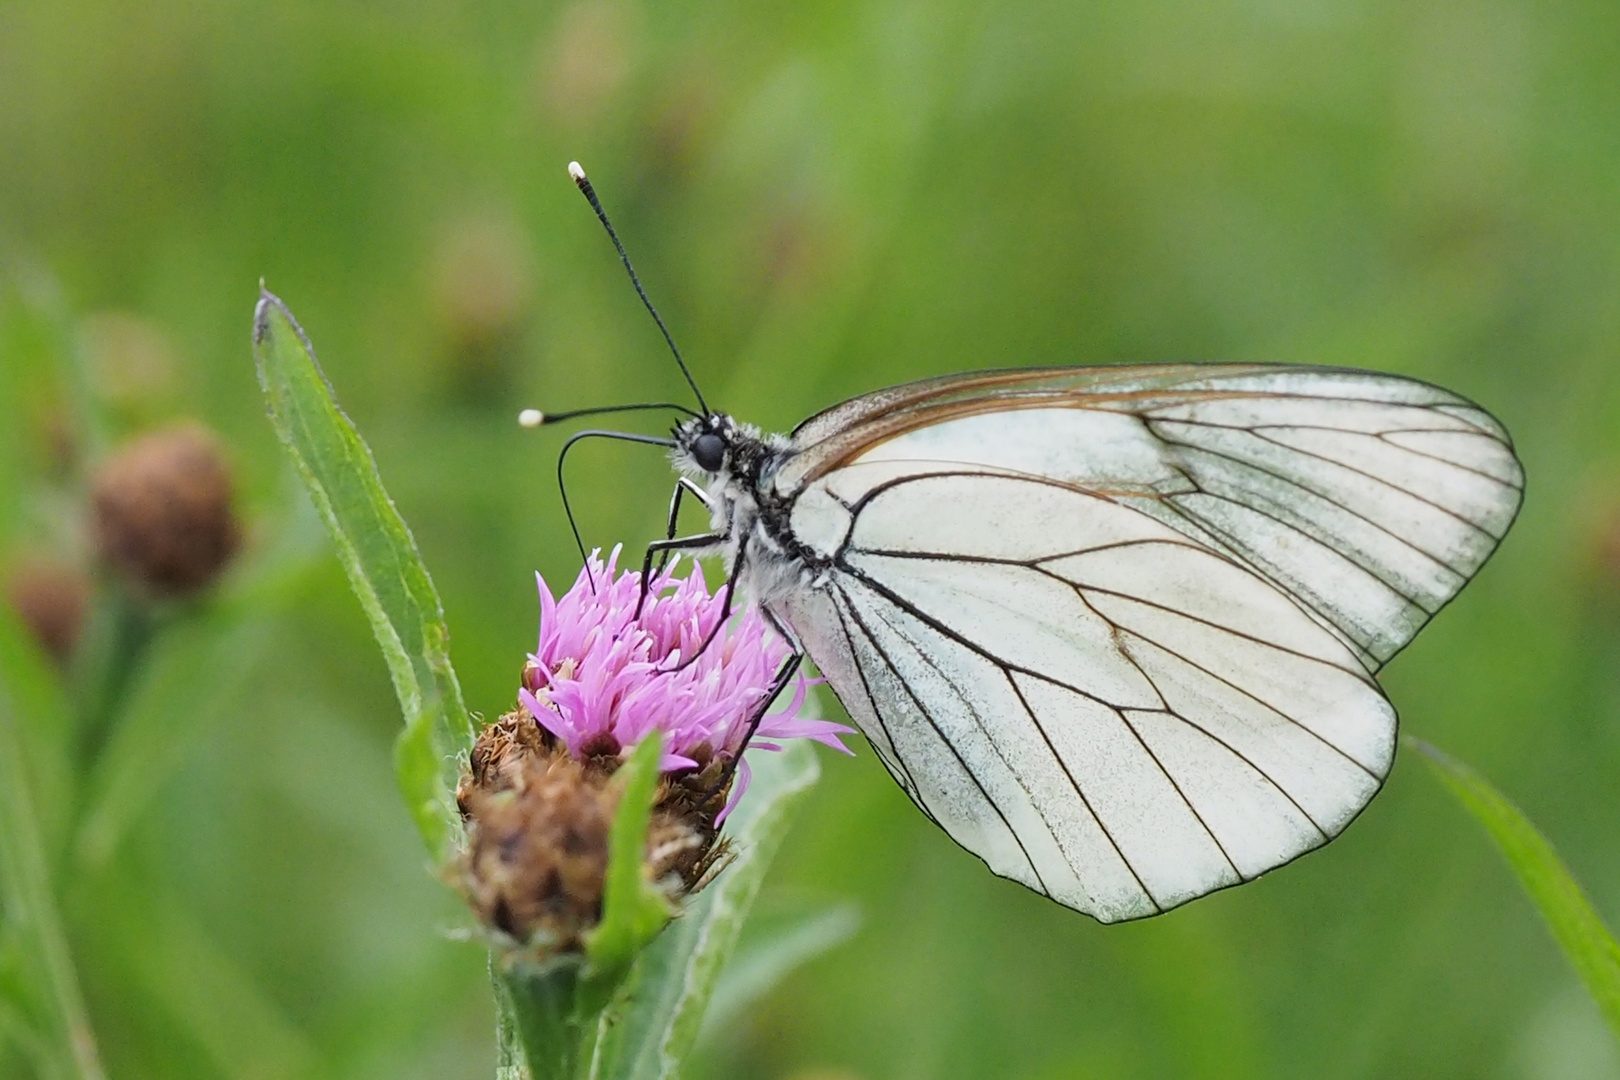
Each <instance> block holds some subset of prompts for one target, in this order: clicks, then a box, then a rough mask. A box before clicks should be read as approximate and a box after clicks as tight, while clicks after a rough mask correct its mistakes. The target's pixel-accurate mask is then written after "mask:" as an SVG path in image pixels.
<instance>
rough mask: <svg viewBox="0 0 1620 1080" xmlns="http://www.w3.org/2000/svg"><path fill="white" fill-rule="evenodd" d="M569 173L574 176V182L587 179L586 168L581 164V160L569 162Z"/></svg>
mask: <svg viewBox="0 0 1620 1080" xmlns="http://www.w3.org/2000/svg"><path fill="white" fill-rule="evenodd" d="M568 175H569V176H572V177H573V178H574V183H576V184H577V183H579V182H580V181H581V180H583V179H585V170H584V169H583V168H582V167H581V166H580V164H579V162H577V161H570V162H569V163H568Z"/></svg>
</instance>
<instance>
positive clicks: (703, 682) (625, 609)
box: [518, 548, 851, 824]
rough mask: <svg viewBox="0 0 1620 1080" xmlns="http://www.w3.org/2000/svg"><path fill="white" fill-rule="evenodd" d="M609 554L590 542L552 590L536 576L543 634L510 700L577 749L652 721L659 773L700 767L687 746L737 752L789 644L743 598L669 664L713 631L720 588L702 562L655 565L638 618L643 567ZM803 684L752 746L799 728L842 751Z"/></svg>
mask: <svg viewBox="0 0 1620 1080" xmlns="http://www.w3.org/2000/svg"><path fill="white" fill-rule="evenodd" d="M618 558H619V549H618V548H614V549H613V552H612V554H610V555H609V556H608V560H607V562H606V564H604V563H603V562H602V560H601V559H600V558H598V557H597V553H595V552H593V553H592V554H591V557H590V560H589V563H588V564H587V567H586V568H584V569H581V570H580V573H579V577H577V578H576V579H575V580H574V586H573V588H571V589H569V590H568V592H566V593H564V594H563V596H562V598H561V599H553V598H552V595H551V590H550V589H549V588H547V587H546V583H545V580H544V579H543V578H541V577H540V575H539V574H536V575H535V580H536V581H537V582H538V584H539V587H540V643H539V647H538V648H536V649H535V651H534V652H533V653H532V654H531V655H530V656H529V662H528V664H526V665H525V666H524V669H523V687H522V689H520V690H519V691H518V699H519V700H520V701H521V702H522V703H523V706H524V708H526V709H527V710H528V711H529V713H530V714H531V715H532V716H533V717H534V718H535V720H536V721H538V722H539V723H540V725H541V726H542V727H543V728H545V729H546V730H547V731H548V732H550V733H551V734H552V735H553V736H555V737H556V738H557V739H558V740H559V741H561V742H562V743H563V744H564V745H565V746H566V747H567V748H568V752H569V753H570V754H572V755H573V756H574V757H576V758H586V757H590V756H593V755H598V754H602V753H608V754H615V753H620V752H625V751H627V750H628V748H629V747H631V746H634V745H635V744H636V743H637V742H639V741H640V740H641V739H642V738H643V737H644V736H645V735H646V734H647V733H648V732H650V731H651V730H653V729H654V728H660V729H662V730H663V733H664V758H663V761H662V762H661V768H662V769H663V770H664V771H665V772H676V771H680V770H683V769H694V768H697V767H698V762H697V761H696V760H695V759H694V758H693V757H692V756H691V754H692V753H693V752H696V751H698V749H699V747H701V746H704V745H705V744H706V745H707V747H708V749H709V750H710V751H711V752H712V753H714V754H717V755H726V756H729V757H733V758H734V757H735V756H736V755H737V754H739V753H740V752H741V750H742V749H743V747H742V741H743V738H744V736H746V735H747V733H748V723H749V721H750V720H751V719H752V718H753V715H754V712H755V710H756V709H757V708H758V707H759V705H760V699H761V698H762V697H764V695H765V694H766V693H768V692H769V690H770V686H771V682H772V680H773V679H774V678H775V676H776V673H777V671H778V669H779V668H780V667H781V666H782V662H783V661H784V660H785V659H787V657H788V654H789V647H788V644H787V642H785V641H783V640H782V638H781V637H780V635H778V634H776V633H775V632H774V631H772V630H771V629H770V627H769V626H768V625H767V624H766V622H765V620H764V619H763V618H762V617H761V616H760V614H759V612H758V611H757V610H756V609H754V608H752V607H748V608H747V609H745V610H743V611H741V612H740V613H738V612H734V613H733V615H732V617H731V620H730V625H729V626H726V627H724V628H723V629H722V630H721V632H720V633H719V634H717V635H716V636H715V639H714V641H712V642H710V644H709V647H708V648H707V649H704V650H703V651H702V652H701V653H700V654H698V656H697V659H696V660H694V661H692V662H691V663H690V664H687V665H686V666H685V667H678V665H679V664H680V662H681V660H682V659H684V658H686V657H689V656H691V655H692V654H693V652H694V651H695V650H697V649H699V648H700V647H701V646H702V644H703V642H704V640H705V639H706V638H707V637H708V635H709V633H710V631H711V630H713V629H714V627H715V624H716V623H717V622H718V620H719V618H720V606H721V598H720V596H718V595H711V594H710V592H709V588H708V585H707V584H706V583H705V582H704V580H703V571H702V569H701V568H700V567H699V566H697V565H696V564H693V567H692V572H691V573H690V574H689V575H687V576H686V577H685V578H676V577H675V576H674V569H675V567H674V563H671V564H670V566H669V568H668V569H666V570H665V571H664V572H662V573H658V574H655V575H654V577H653V579H652V583H651V588H650V589H649V590H648V593H647V600H646V603H645V604H644V605H643V607H642V611H641V615H640V617H639V618H638V617H636V614H635V612H636V603H637V601H638V599H639V598H640V595H641V574H640V573H638V572H636V571H625V572H624V573H622V574H619V573H618V572H617V563H618ZM593 581H594V583H595V588H594V590H593V588H592V582H593ZM809 685H810V680H808V679H806V678H805V677H804V676H803V675H802V674H801V675H800V676H799V677H798V680H797V683H796V685H795V687H794V692H793V698H792V700H791V701H790V702H789V703H788V705H787V707H786V708H785V709H783V710H781V711H780V712H774V713H767V714H766V715H765V717H764V718H763V719H762V720H761V721H760V723H759V728H758V729H757V730H756V731H755V733H754V738H753V739H752V740H751V741H750V742H749V746H750V747H753V748H756V749H760V750H780V749H782V747H781V744H780V742H779V740H782V739H795V738H803V739H814V740H815V741H816V742H819V743H823V744H825V745H827V746H830V747H832V748H833V749H835V750H840V751H843V752H844V753H846V754H847V753H850V750H849V748H848V747H846V746H845V745H844V744H843V742H842V741H841V740H840V739H839V735H842V734H848V733H849V732H850V731H851V729H850V728H847V727H845V726H844V725H842V724H835V723H832V722H830V721H827V720H814V719H810V718H807V717H804V716H801V715H800V710H802V709H803V708H804V700H805V691H806V689H807V688H808V686H809ZM748 778H749V770H748V763H747V762H746V761H743V762H740V763H739V765H738V769H737V782H736V784H735V786H734V787H733V790H732V793H731V798H730V801H729V802H727V804H726V807H725V810H724V811H722V812H721V814H720V815H719V818H717V819H716V824H718V823H719V821H720V820H723V819H724V818H725V816H726V814H729V813H730V812H731V810H732V808H733V807H734V806H735V805H736V804H737V800H738V799H740V798H741V797H742V793H743V791H744V790H746V789H747V787H748Z"/></svg>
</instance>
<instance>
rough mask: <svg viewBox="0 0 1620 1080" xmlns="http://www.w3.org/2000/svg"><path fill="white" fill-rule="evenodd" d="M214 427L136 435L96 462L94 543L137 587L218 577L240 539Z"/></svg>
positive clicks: (181, 588)
mask: <svg viewBox="0 0 1620 1080" xmlns="http://www.w3.org/2000/svg"><path fill="white" fill-rule="evenodd" d="M232 494H233V492H232V481H231V472H230V468H229V466H228V465H227V464H226V462H225V458H224V455H223V454H222V452H221V450H220V446H219V441H218V440H217V439H216V438H215V437H214V435H213V434H212V433H211V432H209V431H208V430H207V429H205V428H203V427H202V426H201V425H198V424H194V423H188V424H184V425H181V426H179V427H174V428H170V429H167V430H164V431H157V432H153V433H151V434H149V435H144V436H142V437H140V438H138V439H136V440H134V441H133V442H130V443H128V444H127V445H125V446H124V447H123V448H122V449H121V450H119V451H118V452H117V453H115V454H114V455H113V456H112V457H110V458H109V459H108V460H107V461H105V462H103V463H102V465H101V466H100V468H98V469H97V470H96V474H95V477H94V480H93V482H92V489H91V502H92V509H93V516H94V526H95V527H94V531H95V539H96V545H97V547H98V549H99V550H100V552H101V555H102V557H103V558H104V559H105V560H106V561H107V562H108V563H109V564H111V565H112V566H113V568H114V569H116V570H117V571H118V573H119V574H120V575H122V576H123V577H124V578H125V579H127V580H128V581H130V582H131V583H132V584H133V585H135V586H136V588H138V589H139V590H140V591H142V592H144V593H147V594H148V595H153V596H165V597H177V596H185V595H188V594H191V593H195V592H197V591H198V590H200V589H202V588H204V587H205V586H207V585H209V584H210V583H212V582H213V581H214V579H215V578H217V577H219V575H220V573H221V572H222V571H223V570H224V569H225V567H226V565H227V564H228V563H229V562H230V560H231V557H232V556H233V555H234V554H235V553H236V550H237V547H238V545H239V543H240V540H241V530H240V528H239V527H238V524H237V520H236V516H235V513H234V512H233V510H232V506H231V502H232Z"/></svg>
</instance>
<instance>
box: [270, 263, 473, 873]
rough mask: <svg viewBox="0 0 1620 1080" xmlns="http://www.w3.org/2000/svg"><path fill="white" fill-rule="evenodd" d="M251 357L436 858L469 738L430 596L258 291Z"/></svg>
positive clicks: (278, 309)
mask: <svg viewBox="0 0 1620 1080" xmlns="http://www.w3.org/2000/svg"><path fill="white" fill-rule="evenodd" d="M253 351H254V358H255V360H256V361H257V364H258V369H259V385H260V386H261V387H263V389H264V395H265V400H266V402H267V403H268V405H269V410H270V419H271V422H272V423H273V424H274V425H275V428H276V434H277V435H279V436H280V437H281V441H282V443H283V444H284V445H285V446H286V447H287V451H288V453H289V454H290V455H291V456H292V459H293V463H294V464H295V465H296V466H297V467H298V472H299V475H300V476H301V477H302V479H303V481H304V484H305V486H306V487H307V488H308V489H309V494H310V498H311V499H312V500H313V501H314V503H315V507H316V509H317V510H318V511H319V512H320V515H321V518H322V519H323V520H324V521H325V522H326V525H327V528H328V529H330V530H331V533H332V538H333V540H334V541H335V542H336V545H337V552H338V558H339V560H340V561H341V562H342V563H343V569H344V570H345V571H346V572H347V573H348V576H349V584H350V585H351V586H352V587H353V588H354V592H355V595H356V596H357V597H359V599H360V606H361V607H362V608H364V609H365V612H366V617H367V618H368V619H369V620H370V621H371V629H372V632H373V633H374V634H376V636H377V644H378V645H379V646H380V647H381V648H382V652H383V659H384V660H385V661H386V662H387V664H388V672H389V675H390V677H391V678H392V679H393V683H394V693H395V694H396V695H397V696H398V697H399V704H400V709H401V711H402V712H403V713H404V715H405V730H404V732H403V733H402V734H401V736H400V739H399V742H398V743H397V744H396V749H395V770H396V773H397V775H398V777H399V782H400V787H401V790H402V791H403V792H404V794H405V798H406V801H407V802H408V803H409V805H410V809H411V814H412V816H413V817H414V818H415V819H416V823H417V827H418V828H419V829H420V830H421V832H422V837H423V839H424V840H425V841H426V842H427V845H428V849H429V850H430V851H432V852H433V855H434V857H435V858H437V859H440V860H443V859H444V858H445V856H446V855H447V854H448V852H449V848H450V842H451V838H452V837H453V836H454V835H455V833H456V830H457V829H458V828H459V819H458V818H457V816H456V813H455V809H454V805H453V803H452V802H451V798H450V792H451V790H452V789H453V788H454V786H455V778H456V775H457V772H458V771H459V764H458V761H457V759H458V758H460V757H461V756H463V755H465V754H466V753H467V751H468V750H469V749H470V748H471V746H472V741H473V737H474V735H475V734H476V733H475V732H474V730H473V725H472V721H471V719H470V718H469V717H468V715H467V707H466V705H465V704H464V703H463V702H462V697H461V686H460V684H459V683H458V682H457V681H456V673H455V669H454V668H452V667H451V665H450V652H449V642H450V635H449V631H448V629H447V628H446V626H445V621H444V609H443V607H442V606H441V605H440V603H439V594H438V592H437V591H436V590H435V589H434V587H433V580H432V579H431V578H430V577H429V576H428V572H427V568H426V567H425V566H423V565H422V558H421V555H420V554H419V553H418V552H417V549H416V541H415V540H414V539H413V538H412V536H411V531H410V529H409V528H408V527H406V525H405V520H404V519H403V518H402V517H400V515H399V511H398V510H397V509H395V508H394V503H393V500H391V499H390V498H389V497H388V492H387V491H385V490H384V489H383V484H382V478H381V477H380V476H379V475H378V474H377V465H376V462H375V461H374V460H373V458H372V456H371V450H370V449H369V448H368V447H367V446H366V444H365V442H364V441H363V440H362V439H361V438H360V434H359V432H357V431H356V430H355V428H354V424H353V423H351V422H350V420H349V418H348V417H347V416H345V415H344V413H343V410H342V409H340V408H339V407H338V403H337V399H336V396H335V395H334V393H333V390H332V386H331V383H329V382H328V381H327V379H326V376H325V374H324V373H323V372H322V371H321V368H320V364H319V363H318V362H317V361H316V359H315V350H314V349H313V347H311V345H310V343H309V339H308V338H307V337H305V336H304V332H303V330H302V329H300V328H299V326H298V323H297V322H296V321H295V320H294V319H293V317H292V313H291V312H289V311H288V310H287V308H286V305H284V304H283V303H282V302H281V301H280V300H278V299H276V298H275V297H274V296H272V295H271V294H270V293H268V292H261V295H260V299H259V305H258V308H257V310H256V311H255V313H254V321H253Z"/></svg>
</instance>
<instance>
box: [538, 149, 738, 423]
mask: <svg viewBox="0 0 1620 1080" xmlns="http://www.w3.org/2000/svg"><path fill="white" fill-rule="evenodd" d="M568 175H569V176H571V177H573V179H574V183H575V185H576V186H578V188H579V190H580V192H581V194H583V195H584V196H585V201H586V202H588V203H590V204H591V209H592V210H595V211H596V219H597V220H598V221H600V222H601V223H602V228H604V229H606V230H607V234H608V239H610V240H612V241H613V246H614V248H615V249H617V251H618V252H619V260H620V261H621V262H623V263H624V269H625V271H626V272H627V273H628V274H629V275H630V284H632V285H634V286H635V287H636V295H637V296H639V297H641V302H642V304H643V305H644V306H645V307H646V308H647V314H649V315H651V316H652V317H653V322H655V323H657V324H658V329H659V330H660V331H661V332H662V333H663V335H664V341H665V342H667V343H668V344H669V351H670V352H672V353H674V354H675V363H676V364H678V365H680V369H681V374H682V375H685V376H686V385H687V386H690V387H691V388H692V396H693V397H695V398H697V402H698V407H699V408H701V409H702V410H703V411H704V412H705V413H707V412H708V411H709V403H708V402H706V401H704V400H703V391H701V390H699V389H698V384H697V380H696V379H694V378H692V373H691V372H690V371H688V370H687V368H686V361H685V360H682V359H681V350H680V349H677V348H676V347H675V339H674V338H673V337H671V336H670V333H669V327H667V326H665V325H664V320H663V319H662V318H661V317H660V316H659V314H658V309H657V308H655V307H653V304H652V301H651V300H649V299H647V290H646V289H643V288H642V287H641V279H640V278H638V277H636V268H635V267H633V266H631V265H630V256H629V254H628V253H627V252H626V251H625V250H624V245H623V244H622V243H620V242H619V234H618V233H617V232H616V231H614V228H613V222H611V221H609V220H608V216H607V211H606V210H603V209H602V200H601V199H598V198H597V197H596V189H595V188H594V187H592V186H591V181H590V178H589V177H587V176H586V175H585V170H584V169H583V168H581V167H580V164H579V162H577V161H570V162H569V163H568Z"/></svg>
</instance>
